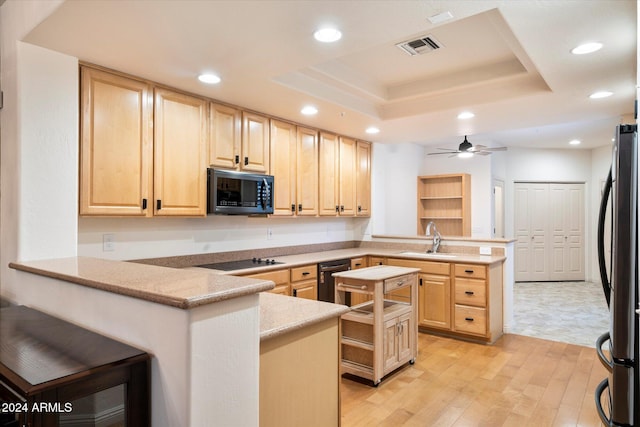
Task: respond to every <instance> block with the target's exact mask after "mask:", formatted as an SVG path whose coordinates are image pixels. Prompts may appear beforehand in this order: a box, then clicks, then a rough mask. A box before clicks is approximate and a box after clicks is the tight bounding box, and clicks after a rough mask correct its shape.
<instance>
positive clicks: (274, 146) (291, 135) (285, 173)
mask: <svg viewBox="0 0 640 427" xmlns="http://www.w3.org/2000/svg"><path fill="white" fill-rule="evenodd" d="M270 158H271V167H270V170H271V175H273V188H274V192H273V215H287V216H291V215H295V212H296V125H294V124H291V123H287V122H281V121H278V120H271V153H270Z"/></svg>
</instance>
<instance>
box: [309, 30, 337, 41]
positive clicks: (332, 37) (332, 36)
mask: <svg viewBox="0 0 640 427" xmlns="http://www.w3.org/2000/svg"><path fill="white" fill-rule="evenodd" d="M313 37H314V38H315V39H316V40H318V41H319V42H323V43H333V42H337V41H338V40H340V39H341V38H342V33H341V32H340V31H339V30H338V29H336V28H321V29H319V30H318V31H316V32H315V33H313Z"/></svg>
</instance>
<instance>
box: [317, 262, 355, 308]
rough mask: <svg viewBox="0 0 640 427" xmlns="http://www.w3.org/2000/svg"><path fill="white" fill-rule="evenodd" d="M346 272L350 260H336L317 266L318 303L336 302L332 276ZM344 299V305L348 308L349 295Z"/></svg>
mask: <svg viewBox="0 0 640 427" xmlns="http://www.w3.org/2000/svg"><path fill="white" fill-rule="evenodd" d="M347 270H351V260H350V259H338V260H335V261H327V262H321V263H319V264H318V301H327V302H336V294H335V289H336V285H335V279H334V278H333V276H332V274H333V273H337V272H338V271H347ZM345 297H346V301H345V304H346V305H349V306H350V305H351V294H349V293H348V292H347V293H346V295H345Z"/></svg>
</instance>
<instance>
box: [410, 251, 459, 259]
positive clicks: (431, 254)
mask: <svg viewBox="0 0 640 427" xmlns="http://www.w3.org/2000/svg"><path fill="white" fill-rule="evenodd" d="M400 254H402V255H408V256H419V257H424V258H455V257H456V256H457V255H454V254H439V253H435V254H434V253H427V252H412V251H402V252H400Z"/></svg>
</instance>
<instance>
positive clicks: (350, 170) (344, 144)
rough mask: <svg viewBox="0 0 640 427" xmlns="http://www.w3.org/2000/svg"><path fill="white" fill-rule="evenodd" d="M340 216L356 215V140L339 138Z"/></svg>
mask: <svg viewBox="0 0 640 427" xmlns="http://www.w3.org/2000/svg"><path fill="white" fill-rule="evenodd" d="M339 176H340V192H339V195H340V196H339V205H340V215H341V216H342V215H344V216H354V215H355V214H356V140H355V139H351V138H347V137H344V136H341V137H340V175H339Z"/></svg>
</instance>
